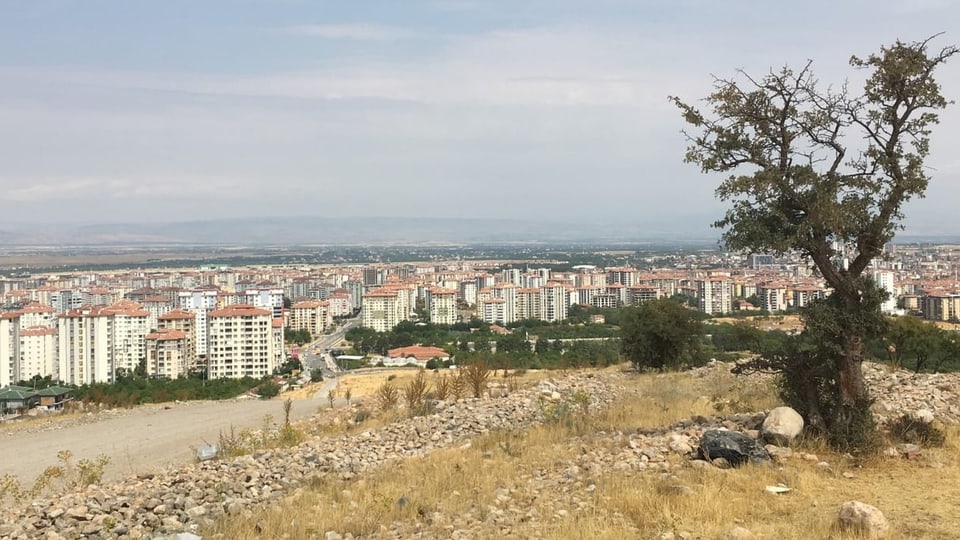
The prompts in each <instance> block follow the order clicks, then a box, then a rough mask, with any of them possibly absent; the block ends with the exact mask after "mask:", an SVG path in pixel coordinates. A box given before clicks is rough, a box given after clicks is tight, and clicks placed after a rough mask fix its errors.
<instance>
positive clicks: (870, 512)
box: [838, 501, 890, 538]
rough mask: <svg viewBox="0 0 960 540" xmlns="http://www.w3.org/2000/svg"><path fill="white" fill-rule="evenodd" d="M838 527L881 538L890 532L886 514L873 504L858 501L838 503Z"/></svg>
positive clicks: (865, 536) (869, 536) (867, 536)
mask: <svg viewBox="0 0 960 540" xmlns="http://www.w3.org/2000/svg"><path fill="white" fill-rule="evenodd" d="M838 519H839V523H840V528H842V529H847V530H854V531H857V532H859V534H861V535H863V537H864V538H883V537H885V536H886V535H887V534H888V533H889V532H890V523H889V522H888V521H887V518H886V516H884V515H883V512H881V511H880V509H878V508H877V507H875V506H871V505H869V504H866V503H862V502H860V501H848V502H845V503H843V504H842V505H840V515H839V518H838Z"/></svg>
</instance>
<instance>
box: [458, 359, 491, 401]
mask: <svg viewBox="0 0 960 540" xmlns="http://www.w3.org/2000/svg"><path fill="white" fill-rule="evenodd" d="M460 373H461V377H463V380H464V382H465V383H466V385H467V387H468V388H469V389H470V391H471V392H472V393H473V397H475V398H478V397H480V396H482V395H483V391H484V390H485V389H486V388H487V381H488V380H489V379H490V369H489V368H488V367H487V364H486V362H484V361H483V360H482V359H481V360H479V361H477V362H474V363H472V364H467V365H466V366H463V367H462V368H460Z"/></svg>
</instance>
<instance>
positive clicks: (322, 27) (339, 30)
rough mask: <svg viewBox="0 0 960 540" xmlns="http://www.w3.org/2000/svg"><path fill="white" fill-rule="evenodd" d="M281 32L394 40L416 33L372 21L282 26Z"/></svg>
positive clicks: (357, 39)
mask: <svg viewBox="0 0 960 540" xmlns="http://www.w3.org/2000/svg"><path fill="white" fill-rule="evenodd" d="M282 32H283V33H286V34H292V35H296V36H308V37H319V38H323V39H346V40H355V41H395V40H399V39H410V38H413V37H415V36H416V35H417V34H416V32H414V31H413V30H410V29H408V28H402V27H397V26H386V25H381V24H372V23H349V24H301V25H296V26H290V27H287V28H284V29H282Z"/></svg>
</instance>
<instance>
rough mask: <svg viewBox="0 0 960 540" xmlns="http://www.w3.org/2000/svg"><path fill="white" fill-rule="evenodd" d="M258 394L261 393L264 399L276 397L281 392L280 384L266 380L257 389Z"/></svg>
mask: <svg viewBox="0 0 960 540" xmlns="http://www.w3.org/2000/svg"><path fill="white" fill-rule="evenodd" d="M257 394H259V395H260V397H262V398H263V399H270V398H272V397H276V396H277V395H279V394H280V385H278V384H275V383H273V382H265V383H263V384H261V385H260V389H259V390H257Z"/></svg>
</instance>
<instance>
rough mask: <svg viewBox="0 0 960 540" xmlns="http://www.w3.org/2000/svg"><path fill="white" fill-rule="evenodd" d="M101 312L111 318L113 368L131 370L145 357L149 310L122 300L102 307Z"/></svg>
mask: <svg viewBox="0 0 960 540" xmlns="http://www.w3.org/2000/svg"><path fill="white" fill-rule="evenodd" d="M102 313H103V314H104V315H105V316H107V317H110V318H111V319H112V328H113V336H112V338H113V349H114V350H113V362H114V366H115V368H116V369H118V370H119V369H123V370H125V371H127V372H133V371H134V370H135V369H137V367H138V366H140V364H141V363H142V362H143V361H144V360H145V359H146V357H147V349H146V341H145V338H146V336H147V333H149V332H150V326H149V316H150V312H148V311H147V310H145V309H143V307H142V306H141V305H140V304H137V303H136V302H131V301H130V300H122V301H120V302H117V303H116V304H112V305H110V306H107V307H105V308H103V310H102Z"/></svg>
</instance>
